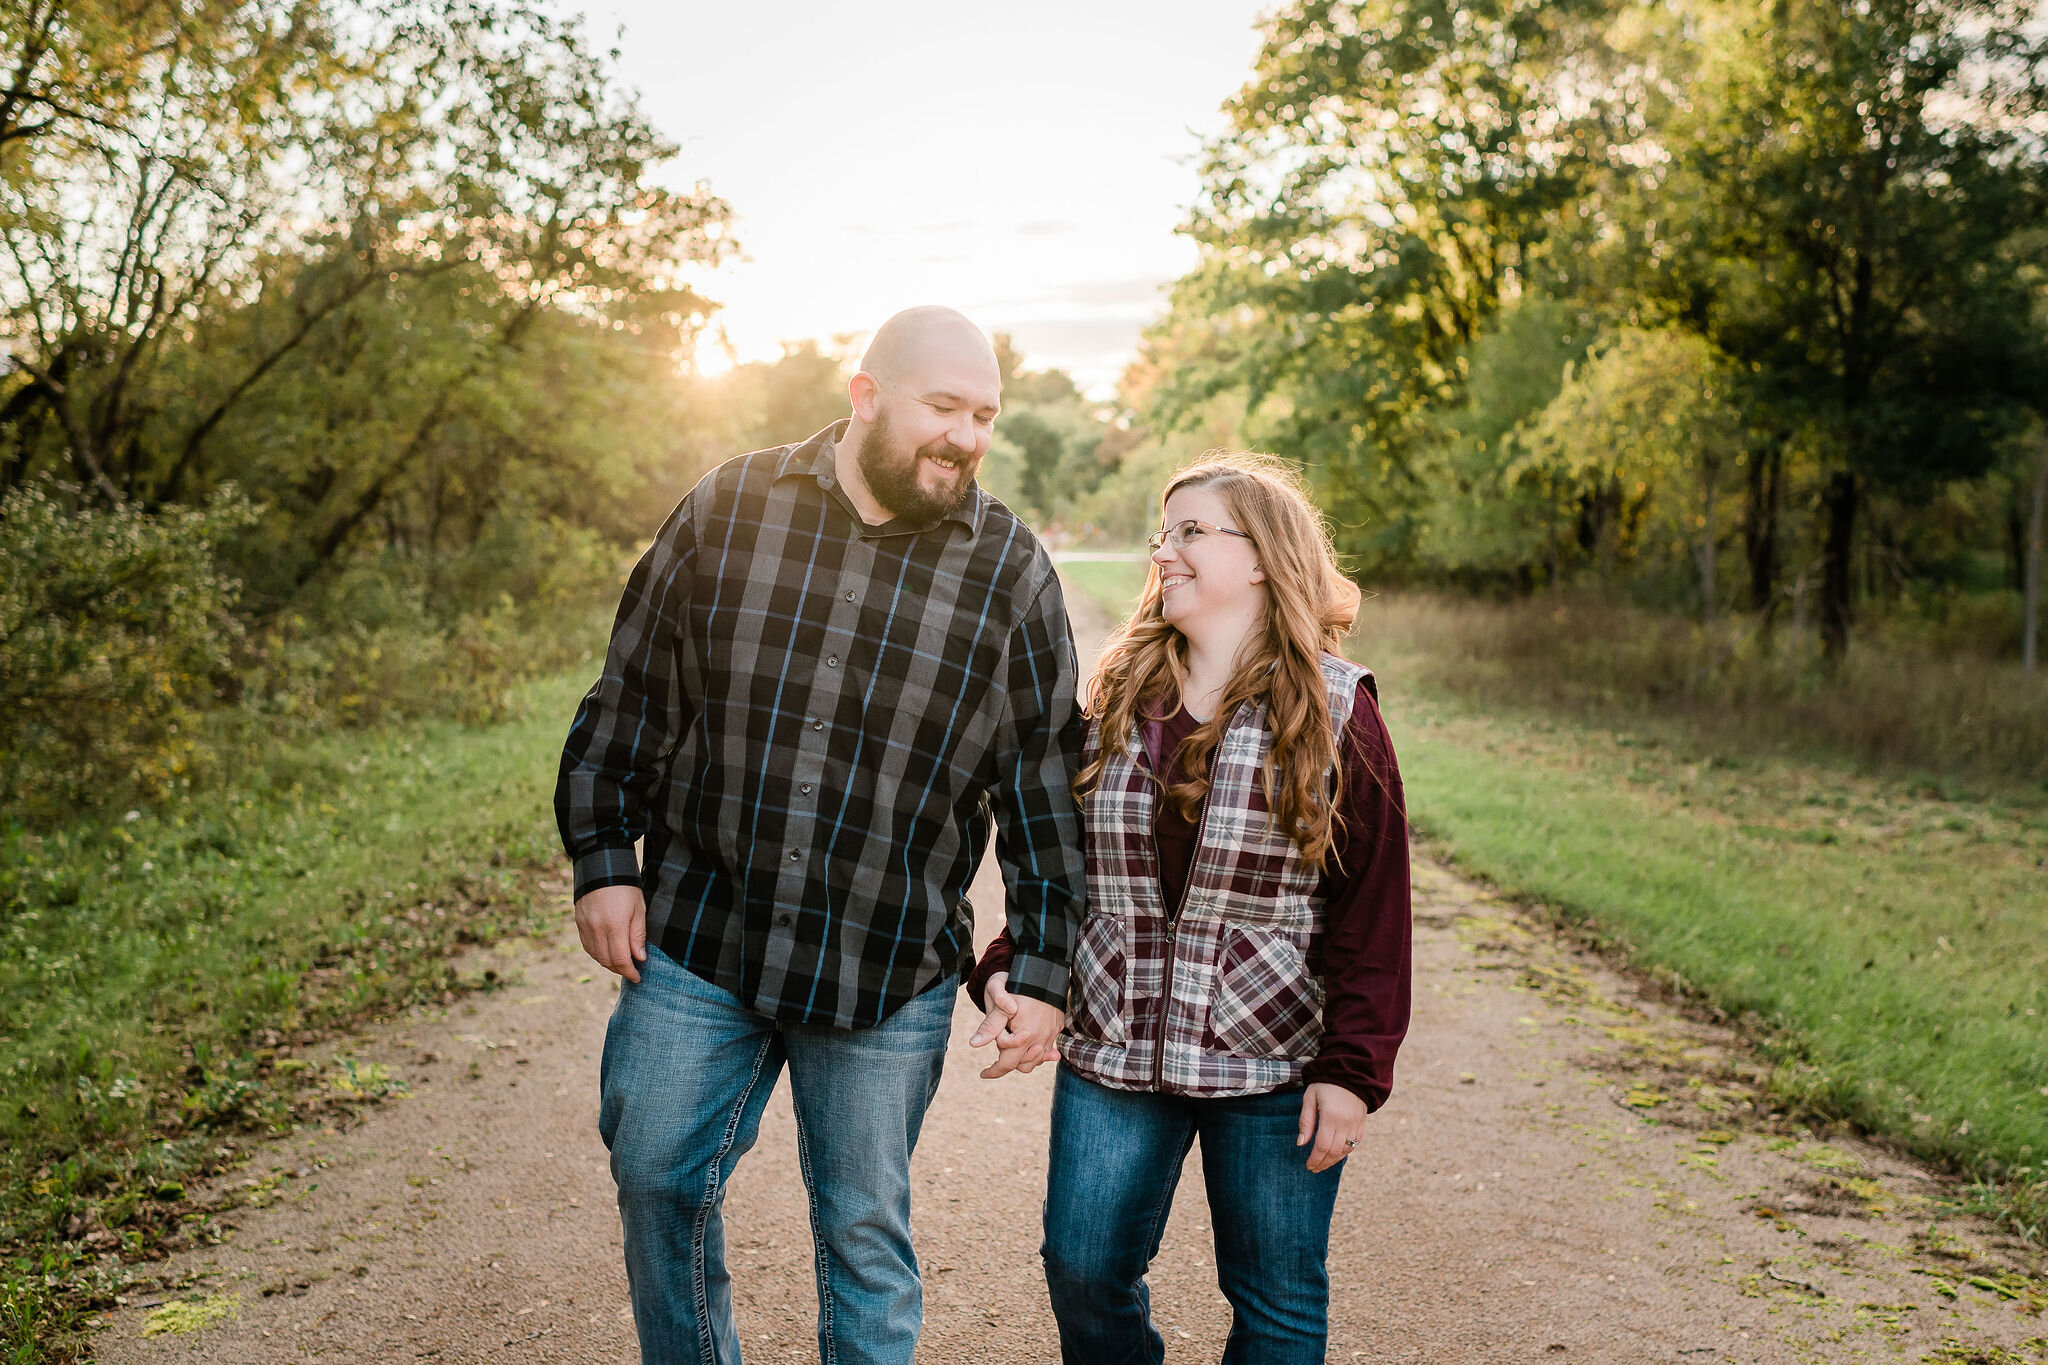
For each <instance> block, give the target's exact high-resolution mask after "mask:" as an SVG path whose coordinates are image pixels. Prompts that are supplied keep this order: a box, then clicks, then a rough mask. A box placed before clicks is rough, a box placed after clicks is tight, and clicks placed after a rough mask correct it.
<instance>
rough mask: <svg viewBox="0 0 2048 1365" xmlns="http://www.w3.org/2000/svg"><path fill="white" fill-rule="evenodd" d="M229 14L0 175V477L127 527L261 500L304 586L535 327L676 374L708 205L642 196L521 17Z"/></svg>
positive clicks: (387, 11)
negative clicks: (3, 256) (192, 508)
mask: <svg viewBox="0 0 2048 1365" xmlns="http://www.w3.org/2000/svg"><path fill="white" fill-rule="evenodd" d="M234 17H235V22H236V23H237V24H238V25H239V27H238V28H237V29H235V31H234V32H233V33H228V32H223V31H219V30H217V29H216V30H208V31H206V32H203V33H198V34H195V35H188V36H187V39H186V40H181V41H179V42H177V43H175V44H173V45H171V46H170V47H169V48H168V49H167V50H166V51H164V52H162V53H160V54H158V55H157V56H156V57H155V58H153V59H152V60H150V61H147V62H144V63H142V64H141V65H140V67H139V68H138V70H137V74H136V76H135V81H137V82H140V84H139V85H135V87H134V88H133V89H132V90H131V92H130V93H131V98H129V99H127V100H126V101H125V102H124V103H123V104H121V105H119V106H117V107H115V108H112V109H107V110H102V111H98V112H97V113H96V114H95V115H94V116H93V117H91V118H84V119H79V120H73V121H70V122H68V123H67V122H63V121H59V122H58V123H57V124H56V125H55V126H54V127H51V128H46V129H45V131H44V132H43V133H41V134H39V135H37V136H33V137H26V138H23V139H19V140H18V141H20V142H21V143H23V144H24V146H23V148H22V150H19V151H17V152H13V153H10V173H9V175H8V176H7V177H6V178H5V180H4V182H0V194H4V196H5V197H4V199H0V237H4V242H5V247H6V250H7V257H8V260H9V261H10V263H11V265H12V267H13V268H12V269H10V270H6V271H0V307H4V309H5V312H4V314H0V327H4V329H5V333H6V337H7V341H8V352H9V354H8V364H9V367H10V369H11V371H12V373H11V374H10V375H9V376H8V380H9V382H8V386H7V390H6V392H5V395H4V397H5V407H4V410H0V416H4V419H5V420H4V422H0V436H4V443H0V487H14V486H19V485H20V484H22V483H23V482H25V481H26V480H27V479H29V478H31V477H33V476H34V475H35V474H36V473H38V472H39V471H43V470H50V469H61V470H63V471H65V472H66V473H68V474H69V476H70V477H72V478H73V479H74V480H75V481H76V482H77V483H79V484H80V485H81V486H82V487H83V488H85V489H86V490H87V491H88V493H89V495H91V496H94V497H96V498H97V499H98V500H99V501H101V502H104V503H107V504H116V503H123V502H128V501H139V502H140V503H142V504H143V505H144V506H147V507H156V506H162V505H165V504H168V503H174V502H180V501H189V500H192V499H194V498H203V497H204V496H205V495H206V490H207V489H208V488H210V487H211V486H212V485H213V484H214V483H215V482H217V481H219V480H220V479H222V478H224V477H229V476H232V477H236V478H238V479H241V480H242V481H243V482H245V483H246V484H247V485H248V486H249V487H250V488H251V490H252V491H253V492H255V493H256V494H257V496H260V497H264V498H266V499H268V498H269V497H270V496H271V495H272V494H276V495H277V496H278V497H279V498H280V499H281V501H280V502H279V503H278V504H277V505H276V507H275V508H274V511H275V512H276V513H278V514H279V515H282V516H285V517H287V518H289V520H290V522H291V525H292V528H293V532H294V535H295V537H296V543H295V544H294V545H293V546H292V548H291V551H290V553H289V558H290V559H291V560H292V563H291V564H290V567H289V569H288V570H287V573H288V574H289V576H290V577H291V578H292V579H293V580H296V581H299V582H302V581H304V579H305V578H307V577H309V576H310V574H311V573H312V572H313V571H315V570H316V569H317V568H318V567H320V566H321V565H324V564H326V563H328V562H330V561H331V560H333V559H334V558H335V557H336V555H338V554H339V553H340V552H341V551H342V550H343V549H344V548H346V547H347V546H348V545H349V544H350V543H351V541H352V539H353V538H354V537H355V536H356V535H357V533H358V532H359V530H360V529H361V528H363V526H364V525H365V523H366V522H368V521H370V520H371V519H372V518H374V517H375V516H376V515H377V514H378V512H379V511H380V509H382V508H383V507H384V506H385V504H386V503H387V501H388V500H390V499H391V498H393V497H394V496H395V495H396V494H397V493H398V491H399V490H400V489H401V488H406V487H409V486H414V485H416V484H417V483H418V481H419V480H420V479H421V477H422V476H423V475H427V474H429V470H430V466H431V465H432V463H433V461H432V457H431V453H430V452H431V451H432V448H433V447H435V446H436V445H437V444H439V443H441V442H443V440H444V439H445V438H446V433H447V432H448V430H449V429H450V428H451V427H452V426H456V425H460V424H462V423H464V422H470V423H476V422H478V421H479V420H480V419H484V420H487V417H488V415H489V414H490V411H491V410H492V409H493V408H497V409H498V410H499V412H500V413H503V405H502V401H501V400H502V394H501V393H493V392H490V390H492V389H493V388H494V387H497V388H500V389H502V388H503V387H505V386H506V384H507V383H508V380H509V382H511V383H513V384H516V383H517V382H518V381H519V380H530V379H531V378H532V376H531V375H530V374H527V375H520V376H517V377H516V378H511V377H510V376H509V375H508V372H509V371H513V370H515V369H517V368H519V367H520V365H521V364H523V363H526V362H528V361H529V360H530V359H531V358H530V357H528V356H526V355H525V354H524V352H525V350H526V348H527V347H528V343H529V341H530V340H532V336H531V334H532V333H533V332H534V330H535V329H536V328H537V327H538V326H540V325H541V322H542V320H543V319H546V320H548V321H549V322H550V323H551V324H552V325H553V327H554V329H555V331H556V332H557V334H558V335H557V337H556V338H553V339H552V340H554V341H555V342H557V343H559V344H562V345H567V344H568V343H567V342H566V340H565V337H564V334H566V333H568V332H573V331H583V332H587V333H589V334H590V338H589V339H588V340H585V341H584V342H582V343H581V345H582V348H583V349H584V350H585V351H589V350H590V349H591V348H592V345H593V343H595V342H596V341H597V339H598V337H599V334H605V333H609V334H613V336H614V337H615V338H616V339H617V340H619V341H621V342H624V343H625V344H627V345H640V346H653V347H656V348H664V349H666V350H668V351H669V353H670V355H671V358H672V359H673V357H674V354H675V351H676V348H677V346H678V345H679V342H680V336H679V334H680V333H681V332H682V331H684V330H687V328H688V327H689V325H690V324H691V323H692V322H693V321H694V320H695V319H696V318H697V317H699V316H700V315H701V314H702V313H703V312H704V311H705V304H704V302H703V301H702V300H701V299H700V298H698V297H697V296H696V295H695V294H694V293H693V292H692V291H691V290H690V289H689V288H688V287H687V286H686V285H685V284H684V283H683V282H682V272H683V271H684V270H685V269H686V268H687V267H689V266H691V265H692V264H696V263H702V262H704V261H707V260H712V259H715V258H716V256H717V255H718V253H719V251H720V249H721V243H722V225H723V220H724V206H723V205H722V204H720V203H719V202H718V201H717V200H716V199H714V198H712V197H711V196H709V195H708V194H705V193H703V192H701V191H692V192H689V193H683V194H678V193H675V192H671V191H668V190H664V189H661V188H659V187H658V186H656V185H655V184H654V183H653V182H652V181H651V179H650V178H649V173H650V171H651V170H652V168H653V167H654V166H655V165H656V163H658V162H660V161H661V160H662V159H664V158H666V157H667V156H669V155H670V154H671V153H672V151H673V148H672V147H671V146H670V145H669V144H668V143H666V142H665V141H664V140H663V139H662V138H661V137H660V135H659V134H657V133H656V132H655V131H654V129H653V128H652V126H651V125H649V124H648V123H647V122H646V120H645V119H644V118H643V117H642V116H641V115H640V114H639V113H638V112H637V110H636V109H635V108H634V107H633V105H632V104H631V102H630V101H629V100H627V99H626V98H625V97H624V95H623V94H622V93H621V92H620V91H619V90H618V89H617V87H616V85H615V83H614V82H613V81H612V80H611V79H610V76H609V72H608V68H607V66H606V64H605V62H604V60H603V59H602V58H601V57H599V56H597V55H596V54H593V53H591V52H590V51H589V50H588V48H587V46H586V45H585V43H584V41H583V39H582V37H581V35H580V33H579V32H578V31H577V30H576V29H575V28H574V27H572V26H565V25H564V24H562V23H560V22H558V21H556V20H554V19H551V18H549V17H548V15H547V13H546V12H545V11H543V10H540V9H535V8H528V7H524V6H519V5H507V6H498V5H493V6H485V5H481V4H463V3H458V4H432V5H427V4H420V5H399V6H394V7H379V8H376V9H355V8H349V7H346V6H340V5H337V6H312V5H302V4H292V3H286V2H285V0H272V3H268V4H263V3H259V4H256V5H251V6H242V7H238V8H237V9H236V11H235V12H234ZM10 36H13V35H10ZM39 50H40V49H35V48H33V47H28V46H24V47H23V48H21V49H20V50H19V51H18V52H16V53H10V54H5V55H7V56H13V57H15V58H16V59H17V61H29V60H31V59H32V58H33V57H34V56H35V53H36V52H37V51H39ZM74 123H75V124H76V128H75V129H73V128H72V124H74ZM58 130H69V131H65V132H64V133H63V135H61V136H60V135H59V132H58ZM628 339H630V340H628ZM543 349H544V347H543ZM556 359H558V360H559V359H560V352H559V351H558V352H557V355H556ZM308 393H317V394H319V395H320V396H321V401H320V404H319V407H320V409H322V410H320V411H314V412H309V411H308V410H307V409H306V406H305V405H304V404H303V403H301V402H298V401H295V400H296V399H299V398H301V397H303V396H304V395H306V394H308ZM504 415H510V414H504ZM238 440H239V442H240V448H239V449H232V448H230V447H233V446H234V445H235V444H236V442H237V441H238ZM458 443H459V438H458ZM323 445H324V446H326V447H328V448H329V449H330V450H333V449H337V448H338V449H339V450H340V451H342V452H344V453H345V455H346V458H343V459H336V458H333V457H332V455H331V454H328V453H324V452H323V451H322V449H321V447H322V446H323ZM252 450H262V451H276V452H279V454H280V459H279V462H278V463H279V465H280V467H279V468H276V469H270V468H265V469H263V470H261V471H251V470H249V469H248V468H247V466H248V464H249V462H250V458H251V455H250V452H251V451H252ZM257 458H258V459H259V460H260V459H261V458H262V457H260V456H259V457H257ZM287 504H289V505H287ZM293 585H294V586H295V583H294V584H293Z"/></svg>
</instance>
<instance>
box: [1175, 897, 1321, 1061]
mask: <svg viewBox="0 0 2048 1365" xmlns="http://www.w3.org/2000/svg"><path fill="white" fill-rule="evenodd" d="M1322 1039H1323V983H1322V980H1321V978H1319V977H1317V976H1315V975H1313V974H1311V973H1310V971H1309V970H1308V959H1307V956H1306V955H1305V954H1304V952H1303V950H1302V946H1301V944H1299V943H1298V942H1296V941H1295V937H1294V935H1293V934H1291V933H1289V932H1287V931H1285V930H1276V929H1264V928H1258V927H1255V926H1250V925H1241V924H1226V925H1224V927H1223V946H1222V949H1221V951H1220V952H1219V953H1218V955H1217V959H1216V993H1215V995H1214V997H1213V999H1212V1000H1211V1002H1210V1005H1209V1023H1208V1027H1207V1028H1206V1029H1205V1030H1204V1037H1203V1040H1202V1046H1203V1047H1204V1048H1205V1049H1206V1050H1209V1051H1213V1052H1220V1053H1224V1054H1226V1055H1228V1056H1232V1057H1251V1058H1280V1059H1286V1060H1305V1059H1307V1058H1310V1057H1313V1056H1315V1054H1316V1048H1317V1046H1318V1045H1319V1044H1320V1043H1321V1042H1322Z"/></svg>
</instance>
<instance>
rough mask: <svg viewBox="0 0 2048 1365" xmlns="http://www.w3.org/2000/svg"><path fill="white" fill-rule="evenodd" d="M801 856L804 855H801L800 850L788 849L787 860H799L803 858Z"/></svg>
mask: <svg viewBox="0 0 2048 1365" xmlns="http://www.w3.org/2000/svg"><path fill="white" fill-rule="evenodd" d="M803 856H804V855H803V854H802V853H801V852H799V851H797V850H796V849H791V850H790V851H789V860H790V861H791V862H797V861H799V860H801V859H802V858H803Z"/></svg>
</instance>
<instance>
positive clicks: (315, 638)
mask: <svg viewBox="0 0 2048 1365" xmlns="http://www.w3.org/2000/svg"><path fill="white" fill-rule="evenodd" d="M622 573H623V569H622V565H621V561H620V552H619V550H618V548H617V547H616V546H614V545H612V544H610V543H609V542H607V541H606V540H605V539H604V538H603V537H602V536H600V535H598V534H597V533H596V532H594V531H592V530H589V529H588V528H585V527H579V526H574V525H571V524H569V523H567V522H564V521H561V520H559V519H555V518H547V517H537V516H527V515H525V514H524V513H523V512H522V511H521V510H520V509H518V508H504V509H500V510H499V511H498V512H496V513H494V514H493V515H492V517H491V518H490V520H489V521H488V522H487V523H486V525H485V526H484V528H483V530H482V533H481V534H480V535H479V536H478V537H477V538H476V540H475V541H474V542H473V543H472V544H471V545H470V546H469V547H468V548H466V549H464V550H461V551H459V552H455V553H452V554H444V555H439V556H411V557H408V556H402V555H399V554H397V553H396V552H392V551H383V552H379V553H376V554H369V555H365V556H363V557H362V558H360V559H358V560H356V561H355V562H353V563H351V564H348V565H346V566H344V567H343V568H342V569H341V570H340V571H339V572H338V573H336V574H334V575H333V576H332V578H330V579H328V580H326V581H325V582H324V583H323V584H322V585H320V586H318V587H316V588H315V589H313V590H312V591H311V592H309V593H308V594H306V595H305V596H304V597H303V598H302V600H301V601H300V602H299V603H298V604H297V606H296V607H295V609H294V610H292V611H290V612H286V613H281V614H280V615H278V616H276V617H274V618H272V619H271V620H269V621H266V622H264V623H263V624H262V625H261V626H260V627H259V628H258V629H257V630H255V631H254V632H253V634H252V637H251V639H250V640H249V643H248V650H247V653H246V655H245V658H244V663H245V668H244V673H243V697H242V702H243V709H244V713H245V716H246V717H247V718H250V719H255V720H259V721H261V722H262V723H263V724H265V725H266V726H268V727H269V728H270V729H271V730H272V731H273V732H274V731H276V730H277V729H279V728H283V729H286V730H311V729H319V728H324V727H327V726H333V725H367V724H372V723H376V722H379V721H383V720H392V719H403V718H410V717H419V716H428V715H433V716H445V717H449V718H452V719H455V720H460V721H463V722H465V723H468V724H482V723H487V722H490V721H495V720H503V719H505V718H506V717H507V716H509V715H510V714H511V713H512V710H513V698H514V696H515V695H516V688H517V684H518V683H520V682H522V681H523V680H525V679H527V678H529V677H532V676H534V675H536V674H539V673H543V672H548V671H551V670H553V669H557V668H562V667H565V666H567V665H570V664H573V663H577V662H580V661H581V660H582V659H583V658H585V657H586V656H587V655H588V654H590V653H591V652H593V651H595V650H596V649H600V648H602V647H603V643H604V635H603V627H604V625H605V623H606V618H605V616H604V608H605V607H608V606H610V605H612V603H613V602H615V601H616V600H617V594H618V591H619V588H620V586H621V581H622ZM272 737H273V738H274V737H275V736H274V734H273V736H272Z"/></svg>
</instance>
